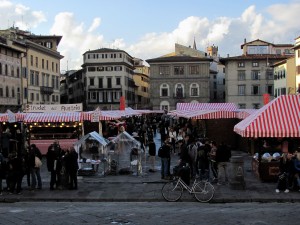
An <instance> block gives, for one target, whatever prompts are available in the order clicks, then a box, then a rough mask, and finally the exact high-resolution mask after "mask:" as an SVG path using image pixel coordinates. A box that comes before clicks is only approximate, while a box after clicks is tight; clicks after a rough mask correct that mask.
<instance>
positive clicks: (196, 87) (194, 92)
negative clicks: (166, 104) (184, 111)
mask: <svg viewBox="0 0 300 225" xmlns="http://www.w3.org/2000/svg"><path fill="white" fill-rule="evenodd" d="M190 95H191V96H192V97H196V96H199V85H198V84H191V91H190Z"/></svg>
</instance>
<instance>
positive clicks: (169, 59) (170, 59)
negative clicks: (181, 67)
mask: <svg viewBox="0 0 300 225" xmlns="http://www.w3.org/2000/svg"><path fill="white" fill-rule="evenodd" d="M205 61H207V62H211V61H213V59H211V58H199V57H192V56H186V55H182V56H178V55H176V56H167V57H159V58H153V59H147V60H146V62H147V63H159V62H205Z"/></svg>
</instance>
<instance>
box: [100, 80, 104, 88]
mask: <svg viewBox="0 0 300 225" xmlns="http://www.w3.org/2000/svg"><path fill="white" fill-rule="evenodd" d="M99 88H103V78H99Z"/></svg>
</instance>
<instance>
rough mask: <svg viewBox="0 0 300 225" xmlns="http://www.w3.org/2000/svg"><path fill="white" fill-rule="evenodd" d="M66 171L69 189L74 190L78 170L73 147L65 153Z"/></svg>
mask: <svg viewBox="0 0 300 225" xmlns="http://www.w3.org/2000/svg"><path fill="white" fill-rule="evenodd" d="M64 158H65V163H66V172H67V174H68V175H69V189H70V190H76V189H77V188H78V185H77V172H78V168H79V167H78V153H77V152H76V151H75V149H74V147H71V148H70V149H69V152H68V153H67V154H66V155H65V157H64Z"/></svg>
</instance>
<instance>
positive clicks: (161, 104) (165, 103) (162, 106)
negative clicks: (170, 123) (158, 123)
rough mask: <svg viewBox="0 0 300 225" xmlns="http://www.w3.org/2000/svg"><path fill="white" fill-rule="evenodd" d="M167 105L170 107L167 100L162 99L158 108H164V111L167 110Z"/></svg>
mask: <svg viewBox="0 0 300 225" xmlns="http://www.w3.org/2000/svg"><path fill="white" fill-rule="evenodd" d="M169 107H170V104H169V102H168V101H162V102H161V103H160V109H161V110H166V111H169Z"/></svg>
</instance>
